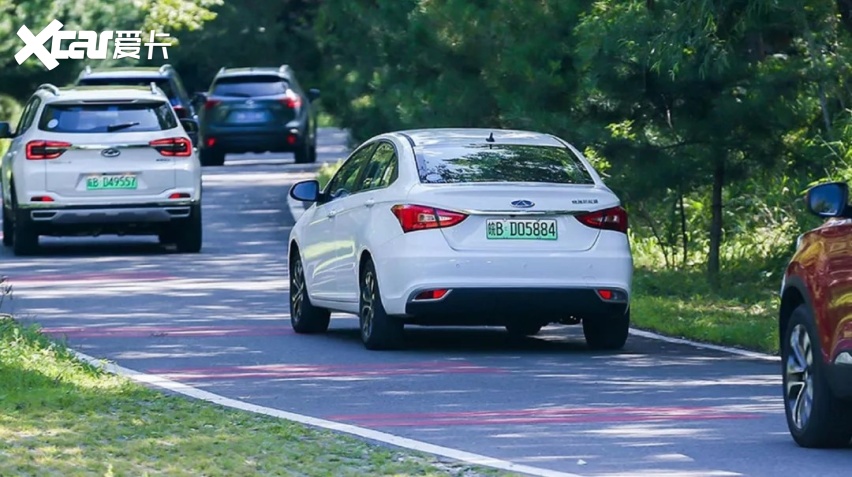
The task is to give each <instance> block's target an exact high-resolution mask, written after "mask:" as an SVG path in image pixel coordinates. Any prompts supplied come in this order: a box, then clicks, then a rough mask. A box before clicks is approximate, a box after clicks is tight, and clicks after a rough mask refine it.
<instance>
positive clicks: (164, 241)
mask: <svg viewBox="0 0 852 477" xmlns="http://www.w3.org/2000/svg"><path fill="white" fill-rule="evenodd" d="M157 238H158V239H159V241H160V245H172V244H174V243H175V231H174V229H171V228H167V229H165V230H161V231H160V233H159V234H157Z"/></svg>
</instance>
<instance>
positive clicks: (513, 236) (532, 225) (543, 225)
mask: <svg viewBox="0 0 852 477" xmlns="http://www.w3.org/2000/svg"><path fill="white" fill-rule="evenodd" d="M485 237H486V238H487V239H489V240H556V220H554V219H542V220H520V219H503V220H501V219H489V220H487V221H486V222H485Z"/></svg>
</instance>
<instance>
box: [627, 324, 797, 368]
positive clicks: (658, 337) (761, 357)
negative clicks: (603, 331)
mask: <svg viewBox="0 0 852 477" xmlns="http://www.w3.org/2000/svg"><path fill="white" fill-rule="evenodd" d="M630 334H631V335H636V336H639V337H642V338H648V339H652V340H658V341H665V342H666V343H674V344H682V345H687V346H692V347H693V348H700V349H710V350H713V351H721V352H723V353H728V354H736V355H739V356H745V357H746V358H751V359H759V360H763V361H773V362H780V361H781V358H780V357H779V356H773V355H771V354H766V353H759V352H757V351H749V350H745V349H739V348H730V347H728V346H719V345H714V344H708V343H699V342H697V341H691V340H687V339H682V338H672V337H670V336H663V335H659V334H657V333H652V332H650V331H644V330H637V329H633V328H630Z"/></svg>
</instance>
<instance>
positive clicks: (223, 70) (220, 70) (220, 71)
mask: <svg viewBox="0 0 852 477" xmlns="http://www.w3.org/2000/svg"><path fill="white" fill-rule="evenodd" d="M226 69H228V68H225V67H224V66H223V67H221V68H219V72H218V73H216V75H221V74H222V73H224V72H225V70H226Z"/></svg>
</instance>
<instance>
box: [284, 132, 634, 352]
mask: <svg viewBox="0 0 852 477" xmlns="http://www.w3.org/2000/svg"><path fill="white" fill-rule="evenodd" d="M290 195H291V196H292V197H293V198H294V199H296V200H300V201H305V202H311V203H312V205H311V207H310V208H308V209H307V210H306V211H305V213H304V215H302V217H301V218H300V219H299V220H298V221H297V223H296V225H295V226H294V227H293V229H292V231H291V233H290V250H289V265H290V267H289V268H290V318H291V323H292V325H293V329H294V330H295V331H296V332H298V333H321V332H325V331H326V330H327V329H328V326H329V317H330V313H331V311H340V312H346V313H354V314H357V315H358V316H359V318H360V329H361V338H362V340H363V341H364V344H365V346H366V347H367V348H368V349H392V348H397V347H399V346H400V345H401V344H402V341H403V328H404V326H405V325H406V324H414V325H438V326H440V325H444V326H505V327H506V329H507V330H508V331H509V333H512V334H514V335H519V336H523V335H534V334H536V333H537V332H538V331H539V330H540V329H541V328H542V326H544V325H547V324H549V323H565V324H577V323H582V324H583V332H584V334H585V337H586V341H587V343H588V345H589V346H590V347H591V348H594V349H620V348H622V347H623V346H624V344H625V342H626V340H627V335H628V328H629V324H630V288H631V281H632V276H633V259H632V255H631V252H630V244H629V242H628V239H627V213H626V212H625V210H624V209H623V208H622V207H621V203H620V201H619V199H618V197H617V196H616V195H615V194H614V193H613V192H612V191H611V190H610V189H609V188H607V187H606V185H604V183H603V182H602V181H601V178H600V177H599V175H598V174H597V172H596V171H595V170H594V168H593V167H592V166H591V165H590V164H589V162H588V161H587V160H586V159H585V158H584V157H583V155H582V154H581V153H580V152H579V151H578V150H577V149H576V148H574V147H573V146H571V145H570V144H568V143H566V142H565V141H563V140H561V139H559V138H557V137H554V136H551V135H547V134H540V133H535V132H527V131H509V130H494V131H492V130H485V129H424V130H414V131H402V132H395V133H388V134H383V135H380V136H376V137H374V138H372V139H370V140H368V141H366V142H365V143H364V144H362V145H361V146H360V147H359V148H358V149H356V150H355V151H354V152H353V153H352V154H351V155H350V156H349V157H348V158H347V159H346V161H345V162H344V163H343V165H342V166H341V168H340V169H339V170H338V172H337V174H336V175H335V176H334V177H333V178H332V179H331V181H330V182H329V183H328V185H327V186H326V187H325V189H324V190H320V189H319V184H318V183H317V182H316V181H304V182H299V183H297V184H295V185H294V186H293V187H292V189H291V190H290Z"/></svg>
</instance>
